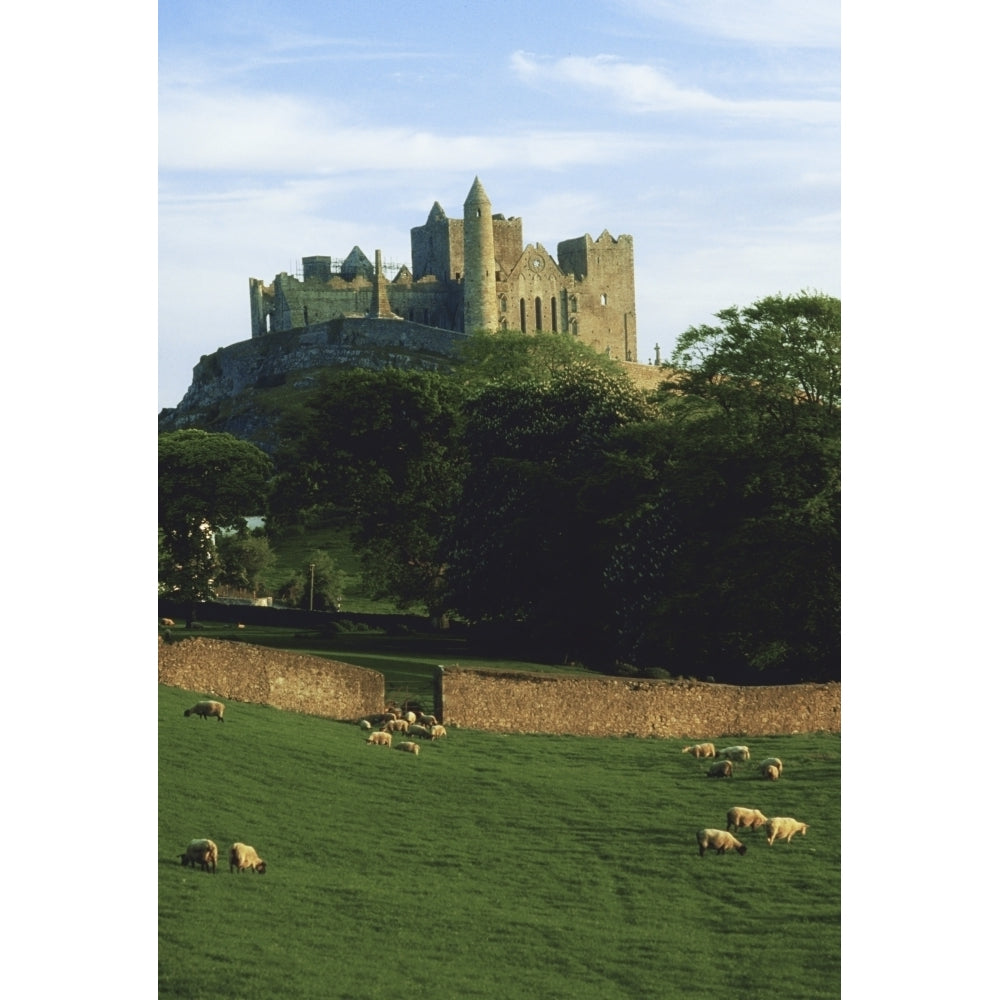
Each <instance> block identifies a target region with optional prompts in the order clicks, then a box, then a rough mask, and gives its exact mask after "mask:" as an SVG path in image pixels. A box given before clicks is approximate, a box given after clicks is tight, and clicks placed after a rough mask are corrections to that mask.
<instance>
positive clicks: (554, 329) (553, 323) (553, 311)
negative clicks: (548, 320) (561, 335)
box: [552, 295, 559, 333]
mask: <svg viewBox="0 0 1000 1000" xmlns="http://www.w3.org/2000/svg"><path fill="white" fill-rule="evenodd" d="M558 329H559V327H558V326H556V297H555V296H554V295H553V296H552V332H553V333H555V332H556V331H557V330H558Z"/></svg>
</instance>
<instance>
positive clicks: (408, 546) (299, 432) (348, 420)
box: [278, 369, 465, 625]
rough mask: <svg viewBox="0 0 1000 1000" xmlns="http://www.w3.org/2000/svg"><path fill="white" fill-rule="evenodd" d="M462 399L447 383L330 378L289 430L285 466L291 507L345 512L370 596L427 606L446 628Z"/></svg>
mask: <svg viewBox="0 0 1000 1000" xmlns="http://www.w3.org/2000/svg"><path fill="white" fill-rule="evenodd" d="M464 396H465V389H464V387H463V386H462V384H461V382H460V381H458V380H456V379H455V378H453V377H451V376H449V375H439V374H435V373H430V372H419V371H402V370H399V369H388V370H385V371H374V372H373V371H367V370H363V369H337V370H333V371H331V372H328V373H326V375H325V376H324V377H323V378H322V380H321V381H320V384H319V385H318V387H317V388H316V390H314V392H313V393H312V395H311V397H310V400H309V403H308V406H307V407H306V408H305V413H304V416H302V417H300V418H299V419H298V420H297V422H296V424H295V427H294V429H292V428H291V426H290V425H289V426H286V431H285V436H286V438H287V439H288V440H289V441H290V442H291V443H290V445H289V446H288V447H286V448H285V449H284V450H283V451H282V452H281V453H280V454H279V458H278V461H279V466H280V468H281V472H282V477H283V478H284V479H285V482H286V484H287V485H286V487H284V488H283V490H282V493H283V495H284V496H285V497H289V496H294V495H295V494H297V495H298V496H299V497H300V498H301V502H302V504H303V506H312V507H315V506H316V505H318V504H321V503H330V502H331V501H336V502H337V503H338V504H339V505H340V506H341V507H343V508H346V509H347V510H348V512H349V516H350V519H351V522H352V540H353V543H354V545H355V549H356V551H357V552H358V553H359V555H360V557H361V560H362V577H363V581H364V583H365V585H366V587H367V588H368V590H369V593H370V594H371V596H373V597H389V598H392V599H393V600H395V602H396V605H397V607H399V608H401V609H405V608H408V607H412V606H413V605H415V604H423V605H424V606H425V607H426V608H427V611H428V613H429V614H430V616H431V617H432V618H433V619H435V620H436V621H437V623H438V624H440V625H444V624H446V619H445V617H444V608H443V607H442V605H441V597H440V595H441V591H442V582H443V575H444V570H445V568H444V564H443V558H442V554H441V550H440V549H441V538H442V537H443V535H444V534H445V532H446V531H447V528H448V525H449V523H450V519H451V517H452V516H453V512H454V505H455V501H456V499H457V496H458V493H459V490H460V488H461V483H462V480H463V476H464V463H465V458H464V455H465V452H464V448H463V446H462V439H461V434H460V419H461V402H462V400H463V399H464ZM285 508H286V517H287V510H288V503H287V500H286V502H285Z"/></svg>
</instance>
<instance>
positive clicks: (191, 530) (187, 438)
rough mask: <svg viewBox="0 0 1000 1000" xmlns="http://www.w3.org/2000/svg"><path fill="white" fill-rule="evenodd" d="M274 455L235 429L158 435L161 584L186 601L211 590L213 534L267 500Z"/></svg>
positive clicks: (191, 610)
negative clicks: (223, 431)
mask: <svg viewBox="0 0 1000 1000" xmlns="http://www.w3.org/2000/svg"><path fill="white" fill-rule="evenodd" d="M272 471H273V469H272V463H271V460H270V459H269V458H268V457H267V455H265V454H264V452H262V451H261V450H260V449H259V448H257V447H255V446H254V445H252V444H250V443H249V442H247V441H241V440H239V438H236V437H233V435H231V434H212V433H209V432H208V431H202V430H194V429H187V430H180V431H172V432H170V433H169V434H161V435H160V436H159V527H160V544H161V549H162V556H161V560H160V584H161V587H163V588H164V589H165V590H167V591H168V592H170V593H171V594H173V595H174V596H175V597H177V598H178V599H180V600H183V601H185V602H187V604H188V609H189V611H188V618H189V623H190V620H191V618H192V616H193V614H194V606H195V603H196V602H197V601H202V600H206V599H207V598H209V597H210V596H211V593H212V589H211V588H212V581H213V578H214V576H215V573H216V571H217V569H218V562H217V558H216V554H215V546H214V543H213V535H214V534H215V533H216V532H218V531H220V530H221V529H223V528H241V527H242V528H245V527H246V516H247V515H248V514H253V513H256V512H257V511H260V510H261V509H262V508H263V507H264V505H265V502H266V496H267V490H268V485H269V481H270V477H271V474H272Z"/></svg>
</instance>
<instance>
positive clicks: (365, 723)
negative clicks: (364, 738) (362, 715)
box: [358, 719, 372, 729]
mask: <svg viewBox="0 0 1000 1000" xmlns="http://www.w3.org/2000/svg"><path fill="white" fill-rule="evenodd" d="M358 725H359V726H360V727H361V728H362V729H371V727H372V724H371V723H370V722H369V721H368V720H367V719H362V720H361V721H360V722H359V723H358Z"/></svg>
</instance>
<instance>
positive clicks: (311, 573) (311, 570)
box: [309, 563, 316, 611]
mask: <svg viewBox="0 0 1000 1000" xmlns="http://www.w3.org/2000/svg"><path fill="white" fill-rule="evenodd" d="M315 583H316V563H309V610H310V611H312V609H313V587H314V585H315Z"/></svg>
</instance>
